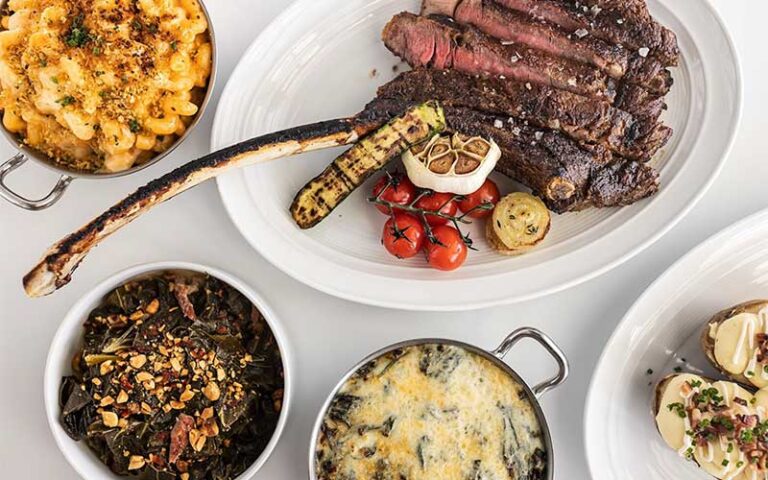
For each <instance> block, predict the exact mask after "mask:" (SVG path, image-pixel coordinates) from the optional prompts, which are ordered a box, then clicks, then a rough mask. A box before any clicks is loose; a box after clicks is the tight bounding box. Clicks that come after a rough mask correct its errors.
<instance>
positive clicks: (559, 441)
mask: <svg viewBox="0 0 768 480" xmlns="http://www.w3.org/2000/svg"><path fill="white" fill-rule="evenodd" d="M669 1H674V0H669ZM702 1H705V0H702ZM288 3H289V2H288V1H286V0H209V1H208V4H209V9H210V10H211V13H212V16H213V20H214V22H215V24H216V25H217V35H218V41H219V48H220V54H221V57H220V58H221V60H220V61H221V63H220V77H219V80H220V83H219V84H218V88H217V95H216V96H215V98H214V104H213V105H211V108H210V109H209V110H208V111H207V114H206V116H205V118H204V120H203V122H202V124H201V125H200V126H199V127H198V129H197V131H196V132H195V133H194V135H193V138H191V139H190V140H189V141H188V142H187V143H185V145H184V147H183V148H181V149H180V150H178V151H176V152H175V153H174V154H173V155H172V157H170V158H168V159H167V160H165V161H163V162H161V163H160V164H159V165H156V166H154V167H152V168H150V169H148V170H145V171H143V172H140V173H138V174H136V175H133V176H130V177H127V178H122V179H117V180H111V181H102V182H87V181H77V182H74V183H73V185H72V186H71V188H70V190H69V192H67V194H66V196H65V198H64V199H63V200H62V201H61V202H60V203H59V204H58V205H56V206H55V207H53V208H51V209H50V210H47V211H44V212H39V213H29V212H25V211H22V210H19V209H17V208H15V207H12V206H10V205H9V204H7V203H5V202H2V201H0V417H1V418H2V419H3V421H2V423H0V469H1V470H0V472H1V473H0V477H2V478H7V479H43V478H56V479H61V480H67V479H75V478H78V477H77V474H76V473H75V472H74V470H73V469H72V468H70V467H69V465H68V464H67V462H66V461H65V459H64V457H63V456H62V455H61V453H60V452H59V451H58V449H57V448H56V445H55V444H54V442H53V438H52V437H51V435H50V433H49V430H48V426H47V424H46V420H45V414H44V411H43V396H42V375H43V368H44V364H45V358H46V354H47V351H48V345H49V342H50V340H51V338H52V336H53V334H54V332H55V330H56V328H57V325H58V320H59V319H60V318H62V316H63V315H64V314H65V313H66V312H67V310H68V309H69V307H70V306H71V305H72V304H73V303H74V302H75V301H76V300H77V299H78V298H79V297H80V296H82V295H83V294H84V293H85V292H87V291H88V290H89V289H90V288H91V287H93V286H94V285H95V284H96V283H98V282H99V281H101V280H102V279H104V278H106V277H107V276H109V275H111V274H112V273H114V272H116V271H118V270H122V269H124V268H125V267H128V266H131V265H135V264H138V263H145V262H152V261H160V260H187V261H193V262H199V263H203V264H208V265H211V266H215V267H219V268H221V269H224V270H226V271H229V272H230V273H232V274H234V275H237V276H239V277H240V278H242V279H243V280H245V281H246V282H248V283H250V285H252V286H253V287H255V288H256V289H257V290H258V291H260V292H261V293H262V294H263V295H264V297H266V299H267V300H268V301H269V302H270V303H271V304H272V306H273V308H274V310H276V312H277V313H278V314H279V316H280V317H282V319H284V322H285V325H286V330H287V333H288V335H289V336H290V339H291V341H292V345H293V347H294V351H295V352H296V354H297V355H296V359H295V360H296V361H295V364H294V366H295V367H296V368H295V374H296V375H295V385H296V387H297V388H296V391H295V393H296V396H295V398H294V404H293V411H292V414H291V416H290V419H289V421H288V425H287V428H286V430H285V433H284V435H283V438H282V440H281V442H280V444H279V446H278V448H277V450H276V451H275V453H274V455H273V457H272V458H271V459H270V460H269V462H268V463H267V464H266V466H265V467H264V469H263V470H262V471H261V472H260V473H259V474H257V475H256V476H255V477H254V478H255V479H257V480H258V479H294V478H299V479H300V478H306V468H307V467H306V458H307V448H308V443H309V434H310V430H311V428H312V424H313V422H314V419H315V416H316V414H317V411H318V409H319V407H320V405H321V403H322V402H323V400H324V399H325V397H326V395H327V394H328V392H329V390H330V389H331V388H332V386H333V385H334V384H335V383H336V381H337V380H338V378H339V377H340V376H341V375H342V374H343V373H344V372H345V371H346V370H347V369H348V368H349V367H350V366H351V365H352V364H354V363H356V362H357V361H358V360H359V359H360V358H362V357H363V356H365V355H367V354H368V353H370V352H371V351H373V350H375V349H377V348H379V347H382V346H384V345H388V344H390V343H393V342H395V341H397V340H402V339H408V338H414V337H426V336H437V337H448V338H456V339H461V340H464V341H467V342H470V343H474V344H476V345H479V346H485V347H495V346H496V344H497V343H498V342H499V341H500V340H501V339H502V338H503V337H504V336H505V335H506V334H507V333H509V332H510V331H512V330H513V329H515V328H516V327H519V326H524V325H530V326H535V327H538V328H541V329H542V330H544V331H545V332H548V333H549V334H551V335H552V336H553V337H554V338H555V339H556V341H557V342H559V344H560V345H561V347H562V348H563V349H564V350H565V352H566V353H567V355H568V356H569V358H570V361H571V366H572V374H571V377H570V379H569V380H568V382H567V384H566V385H565V386H563V387H561V388H560V389H558V390H556V391H554V392H552V393H550V394H548V395H547V396H546V397H545V399H544V400H543V407H544V410H545V412H546V415H547V417H548V420H549V425H550V428H551V431H552V436H553V439H554V443H555V458H556V478H559V479H566V478H567V479H587V478H589V473H588V469H587V465H586V460H585V455H584V446H583V441H582V438H583V436H582V417H583V410H584V402H585V398H586V394H587V388H588V385H589V380H590V378H591V375H592V372H593V370H594V367H595V364H596V362H597V360H598V358H599V356H600V352H601V350H602V347H603V345H604V344H605V342H606V341H607V340H608V338H609V337H610V335H611V332H612V331H613V329H614V327H615V326H616V325H617V323H618V322H619V321H620V320H621V318H622V316H623V315H624V312H626V311H627V309H628V308H629V307H630V305H631V304H632V303H633V302H634V301H635V299H636V298H637V297H638V296H639V295H640V294H641V293H642V292H643V290H644V289H645V288H646V287H647V286H648V285H649V284H650V283H651V282H652V281H653V280H654V279H655V278H656V277H657V276H658V275H659V274H661V273H662V272H663V271H664V270H665V269H666V268H667V267H668V266H669V265H670V264H671V263H672V262H674V261H675V260H676V259H678V258H679V257H680V256H681V255H683V254H685V253H686V252H687V251H688V250H690V249H691V248H692V247H693V246H695V245H696V244H698V243H700V242H701V241H702V240H704V239H705V238H706V237H708V236H709V235H711V234H712V233H714V232H716V231H718V230H720V229H721V228H723V227H725V226H726V225H728V224H731V223H733V222H734V221H736V220H737V219H740V218H742V217H744V216H746V215H747V214H750V213H753V212H755V211H758V210H760V209H762V208H764V207H766V206H768V194H767V192H768V189H767V188H766V185H767V184H768V141H766V140H767V137H768V135H767V134H766V130H764V129H765V128H766V127H768V118H766V113H765V112H763V109H764V108H766V107H767V106H768V55H766V53H765V35H764V33H765V32H764V30H765V25H764V21H765V18H766V16H767V15H768V3H766V2H758V1H754V0H752V1H740V2H734V1H731V0H715V1H714V3H715V5H716V7H717V8H718V9H719V10H720V12H721V13H722V15H723V17H724V18H725V21H726V23H727V25H728V27H729V29H730V31H731V32H732V34H733V36H734V38H735V42H736V44H737V47H738V49H739V51H740V53H741V58H742V62H743V65H744V74H745V75H744V76H745V89H746V91H745V97H746V108H745V110H744V117H743V122H742V127H741V130H740V132H739V134H738V139H737V142H736V145H735V148H734V150H733V152H732V154H731V157H730V160H729V162H728V164H727V166H726V168H725V170H724V171H723V173H722V175H721V176H720V178H719V179H718V181H717V182H716V184H715V185H714V187H713V188H712V189H711V190H710V191H709V193H708V194H707V195H706V197H705V198H704V199H703V201H702V202H701V203H700V204H699V205H698V206H697V207H696V208H695V210H694V211H693V212H692V213H691V214H690V215H688V217H687V218H685V219H684V220H683V221H682V222H681V223H680V224H679V225H678V226H677V227H676V228H675V229H674V230H672V231H671V232H670V233H669V234H668V235H666V236H665V237H664V238H663V239H662V240H661V241H659V242H658V243H657V244H655V245H654V246H652V247H651V248H649V249H648V250H646V251H645V252H644V253H642V254H641V255H639V256H638V257H636V258H635V259H634V260H632V261H630V262H628V263H626V264H625V265H623V266H621V267H619V268H617V269H616V270H614V271H612V272H610V273H608V274H606V275H604V276H602V277H600V278H598V279H595V280H593V281H591V282H589V283H587V284H584V285H582V286H580V287H577V288H573V289H571V290H569V291H566V292H563V293H560V294H557V295H553V296H550V297H548V298H544V299H541V300H537V301H532V302H527V303H524V304H518V305H513V306H507V307H499V308H493V309H489V310H483V311H477V312H468V313H454V314H423V313H410V312H402V311H392V310H384V309H379V308H371V307H366V306H362V305H357V304H353V303H349V302H346V301H342V300H338V299H335V298H332V297H329V296H326V295H324V294H321V293H319V292H317V291H314V290H312V289H310V288H308V287H305V286H304V285H302V284H300V283H298V282H296V281H295V280H293V279H291V278H289V277H288V276H286V275H284V274H283V273H281V272H280V271H278V270H277V269H275V268H274V267H272V266H271V265H269V264H268V263H267V262H266V261H265V260H264V259H263V258H261V257H260V256H259V255H258V254H257V253H256V252H254V251H253V250H252V249H251V248H250V247H249V246H248V244H247V243H246V242H245V240H243V239H242V238H241V237H240V235H239V233H238V231H237V230H236V229H235V227H234V226H233V224H232V223H231V222H230V220H229V218H228V217H227V214H226V212H225V211H224V208H223V206H222V204H221V201H220V199H219V196H218V192H217V189H216V185H215V184H214V183H213V182H209V183H208V184H206V185H203V186H200V187H198V188H196V189H194V190H193V191H190V192H187V193H185V194H184V195H183V196H182V197H180V198H177V199H175V200H173V201H172V202H170V203H168V204H166V205H163V206H162V207H160V208H158V209H156V210H155V211H153V212H151V213H150V214H148V215H146V216H145V217H143V218H141V219H140V220H138V221H137V222H135V223H134V224H133V225H131V226H130V227H129V228H127V229H125V230H124V231H121V232H120V233H119V234H117V235H115V236H114V237H113V238H111V239H110V240H109V241H107V242H106V243H105V244H104V245H103V246H101V247H99V248H98V249H97V250H96V251H95V252H93V254H92V255H91V256H90V257H89V258H88V259H87V260H86V261H85V263H84V264H83V265H82V266H81V267H80V269H79V270H78V271H77V274H76V276H75V279H74V281H73V282H72V284H71V285H70V286H68V287H67V288H66V289H64V290H62V291H60V292H59V293H57V294H55V295H53V296H51V297H48V298H45V299H41V300H30V299H28V298H26V297H25V296H24V294H23V291H22V288H21V277H22V275H23V274H24V273H25V272H26V271H27V269H28V268H29V267H30V266H32V265H33V264H34V263H35V262H36V261H37V259H38V257H39V256H40V255H41V254H42V252H43V251H44V250H45V249H46V248H47V247H48V245H49V244H50V243H51V242H52V241H54V240H57V239H58V238H59V237H61V236H62V235H64V234H66V233H68V232H70V231H71V230H73V229H74V228H75V227H78V226H79V225H80V224H82V223H84V222H85V221H86V220H87V219H90V218H91V217H92V216H94V215H96V214H98V213H100V212H101V211H102V210H103V209H104V208H105V207H107V206H108V205H111V204H112V203H114V202H115V201H117V200H118V199H120V198H122V197H123V196H124V195H125V194H127V193H129V192H131V191H133V190H134V189H135V188H137V187H138V186H139V185H142V184H144V183H145V182H147V181H148V180H150V179H152V178H154V177H155V176H157V175H160V174H161V173H164V172H166V171H168V170H170V169H171V168H172V167H174V166H177V165H179V164H181V163H183V162H185V161H187V160H189V159H192V158H194V157H197V156H199V155H201V154H203V153H207V151H208V148H209V132H210V127H211V122H212V120H213V113H214V111H215V100H216V99H218V94H219V93H220V92H221V90H222V88H223V86H224V83H225V82H226V80H227V78H228V76H229V73H230V72H231V71H232V69H233V68H234V66H235V64H236V62H237V60H238V58H239V57H240V55H241V54H242V52H243V51H244V50H245V49H246V48H247V47H248V45H249V44H250V43H251V41H252V40H253V39H254V38H255V37H256V36H257V35H258V34H259V32H260V31H261V29H262V28H263V27H264V26H265V25H267V23H268V22H269V21H270V20H271V19H272V18H274V17H275V16H276V15H278V14H279V13H280V12H281V11H282V10H283V9H284V8H285V7H286V6H287V5H288ZM11 153H12V150H11V148H10V147H9V146H7V145H6V144H5V143H4V142H2V145H0V157H5V156H10V155H11ZM692 161H696V159H692ZM22 170H23V171H19V172H18V173H14V174H13V176H12V178H11V179H10V182H11V183H12V185H14V186H16V187H17V188H18V189H20V190H22V191H25V192H30V193H39V194H42V193H43V192H44V191H45V189H46V188H48V186H49V185H51V184H52V182H53V181H54V179H55V176H54V175H53V174H51V173H49V172H47V171H43V170H42V169H40V168H39V167H36V166H27V167H26V168H24V169H22ZM510 361H511V363H512V364H513V365H514V366H515V368H517V369H518V371H519V372H520V373H521V374H522V375H523V377H524V378H526V379H529V380H530V381H531V383H534V382H536V381H538V380H539V379H542V378H543V377H544V376H545V375H547V374H549V373H550V371H551V369H552V368H553V366H552V364H551V363H550V362H549V361H548V359H547V358H546V356H545V354H544V353H542V352H540V351H539V350H537V349H536V348H535V347H534V346H533V345H529V344H525V345H521V347H520V348H519V350H518V351H517V352H516V353H515V354H514V355H512V356H511V357H510Z"/></svg>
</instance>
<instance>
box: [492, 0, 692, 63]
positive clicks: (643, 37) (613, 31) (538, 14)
mask: <svg viewBox="0 0 768 480" xmlns="http://www.w3.org/2000/svg"><path fill="white" fill-rule="evenodd" d="M496 1H497V2H498V3H499V4H500V5H503V6H505V7H507V8H510V9H512V10H517V11H519V12H523V13H525V14H528V15H530V16H532V17H534V18H537V19H540V20H544V21H547V22H550V23H553V24H555V25H558V26H560V27H561V28H563V29H565V30H566V31H570V32H576V31H578V30H586V31H587V32H588V33H589V34H590V35H593V36H595V37H597V38H599V39H601V40H605V41H606V42H610V43H613V44H617V45H623V46H624V47H626V48H628V49H630V50H635V51H640V50H641V49H645V48H647V49H648V50H649V52H648V53H652V54H653V56H655V57H656V58H658V59H659V60H660V61H661V62H662V63H663V64H664V66H675V65H677V64H678V62H679V57H680V48H679V47H678V44H677V37H676V36H675V34H674V33H673V32H672V31H671V30H669V29H667V28H664V27H663V26H661V25H660V24H659V23H658V22H656V20H654V19H653V18H652V17H651V16H650V13H648V11H647V8H645V11H643V9H642V8H639V7H638V6H637V4H638V3H639V2H636V1H630V2H627V3H626V4H625V5H622V6H618V7H617V6H616V5H619V4H621V2H618V1H615V2H611V1H600V0H598V1H594V2H586V3H588V4H590V6H588V5H585V2H580V3H579V2H575V1H570V0H496ZM633 4H634V5H633ZM601 5H603V6H601Z"/></svg>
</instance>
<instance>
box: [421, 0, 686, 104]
mask: <svg viewBox="0 0 768 480" xmlns="http://www.w3.org/2000/svg"><path fill="white" fill-rule="evenodd" d="M422 14H424V15H432V14H438V15H447V16H450V17H452V18H453V19H455V20H456V21H457V22H459V23H461V24H464V25H471V26H473V27H475V28H477V29H478V30H480V31H482V32H483V33H486V34H488V35H490V36H492V37H495V38H497V39H499V40H502V41H503V42H513V43H516V44H522V45H526V46H528V47H531V48H535V49H538V50H542V51H544V52H546V53H548V54H550V55H553V56H555V57H561V58H566V59H569V60H574V61H577V62H580V63H585V64H588V65H592V66H594V67H596V68H598V69H600V70H602V71H603V72H605V73H607V74H608V75H609V76H611V77H612V78H614V79H616V80H618V79H623V81H627V82H630V83H634V84H637V85H641V86H644V87H646V88H648V89H650V90H652V91H653V92H655V93H659V94H662V95H664V94H666V93H668V92H669V89H670V87H671V86H672V78H671V75H670V73H669V71H667V70H666V69H665V68H664V65H663V64H662V63H661V62H659V61H658V60H656V59H655V58H649V57H646V58H643V57H641V56H640V55H639V54H637V53H636V52H634V53H633V52H630V51H628V50H627V49H625V48H623V47H621V46H619V45H613V44H609V43H607V42H604V41H603V40H600V39H598V38H596V37H593V36H591V35H588V34H587V31H586V30H579V31H577V32H576V33H574V32H566V31H564V30H562V29H560V28H558V27H556V26H554V25H553V24H551V23H547V22H543V21H540V20H536V19H534V18H532V17H530V16H528V15H525V14H523V13H521V12H518V11H514V10H510V9H508V8H503V7H501V6H499V5H498V4H496V3H495V2H493V1H492V0H451V1H446V0H423V2H422Z"/></svg>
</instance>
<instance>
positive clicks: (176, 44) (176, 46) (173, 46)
mask: <svg viewBox="0 0 768 480" xmlns="http://www.w3.org/2000/svg"><path fill="white" fill-rule="evenodd" d="M178 49H179V42H177V41H176V40H174V41H172V42H171V50H173V51H174V52H175V51H176V50H178Z"/></svg>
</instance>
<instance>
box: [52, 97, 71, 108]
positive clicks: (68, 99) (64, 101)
mask: <svg viewBox="0 0 768 480" xmlns="http://www.w3.org/2000/svg"><path fill="white" fill-rule="evenodd" d="M75 101H76V100H75V97H73V96H72V95H67V96H65V97H61V98H60V99H58V100H56V103H58V104H59V105H61V106H62V107H66V106H68V105H72V104H73V103H75Z"/></svg>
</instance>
